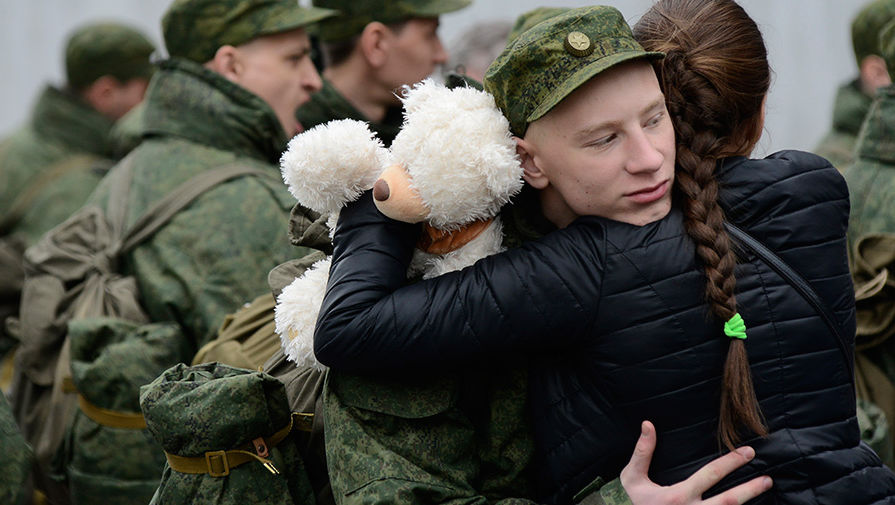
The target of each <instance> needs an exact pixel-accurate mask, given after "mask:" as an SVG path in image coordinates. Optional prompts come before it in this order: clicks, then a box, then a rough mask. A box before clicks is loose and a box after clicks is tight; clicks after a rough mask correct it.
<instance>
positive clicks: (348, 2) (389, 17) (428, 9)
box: [312, 0, 472, 42]
mask: <svg viewBox="0 0 895 505" xmlns="http://www.w3.org/2000/svg"><path fill="white" fill-rule="evenodd" d="M312 3H313V4H314V6H316V7H323V8H326V9H333V10H335V11H338V13H339V15H338V16H335V17H333V18H330V19H328V20H326V21H324V22H322V23H320V25H319V26H318V27H317V35H318V36H319V37H320V40H322V41H325V42H334V41H338V40H344V39H347V38H349V37H352V36H354V35H357V34H359V33H360V32H362V31H363V30H364V27H365V26H367V25H368V24H370V23H372V22H373V21H379V22H380V23H384V24H392V23H398V22H400V21H404V20H406V19H409V18H434V17H438V16H440V15H442V14H447V13H449V12H454V11H457V10H460V9H462V8H464V7H467V6H468V5H469V4H471V3H472V0H403V1H401V2H394V1H390V0H364V1H363V2H357V1H355V0H313V2H312Z"/></svg>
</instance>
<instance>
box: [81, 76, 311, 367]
mask: <svg viewBox="0 0 895 505" xmlns="http://www.w3.org/2000/svg"><path fill="white" fill-rule="evenodd" d="M144 114H145V115H144V121H143V132H144V134H146V135H150V136H151V137H150V138H146V139H145V140H144V141H143V142H142V143H141V144H140V145H139V146H138V147H137V148H136V149H134V151H133V152H132V153H131V155H132V156H133V160H134V161H133V167H134V168H133V171H134V179H133V186H132V189H131V192H130V195H129V200H128V222H127V225H128V226H130V225H131V224H132V222H133V220H135V219H136V218H137V216H139V215H140V214H142V213H143V212H144V211H145V210H146V208H147V206H148V205H150V204H152V203H154V202H156V201H158V200H159V199H160V198H161V197H162V196H164V195H165V194H167V193H168V192H170V191H171V190H173V189H174V188H176V187H177V186H179V185H180V184H182V183H183V182H185V181H186V180H187V179H189V178H190V177H192V176H194V175H196V174H197V173H199V172H201V171H204V170H211V169H215V168H217V167H220V166H223V165H225V164H233V163H234V162H239V163H245V165H246V166H247V167H255V168H258V169H261V170H269V171H270V173H271V176H272V178H271V179H270V180H266V179H264V178H260V177H245V178H239V179H236V180H232V181H229V182H226V183H223V184H221V185H219V186H217V187H215V188H214V189H212V190H210V191H208V192H206V193H205V194H203V195H202V196H200V197H199V198H198V199H197V200H196V201H195V202H193V203H192V204H191V205H190V206H189V207H188V208H186V209H184V210H182V211H180V212H179V213H178V214H177V216H176V217H174V218H173V219H172V220H171V221H170V222H169V223H168V224H167V225H166V226H165V227H164V228H162V229H161V230H160V231H159V232H158V233H156V234H155V235H154V236H152V237H151V238H150V239H148V240H147V241H146V242H144V243H142V244H141V245H139V246H137V247H136V248H135V249H134V251H132V252H131V253H130V254H128V255H127V257H126V262H125V263H126V268H125V270H126V273H128V274H130V275H133V276H134V277H135V278H136V279H137V284H138V285H139V287H140V295H141V301H142V303H143V306H144V308H145V310H146V313H147V314H148V315H149V317H150V319H151V320H152V321H154V322H166V321H170V322H176V323H177V324H178V326H179V327H180V328H181V331H182V333H183V335H184V337H185V338H186V339H187V340H188V342H189V343H190V345H191V346H192V349H193V352H194V353H195V351H196V350H198V348H199V347H201V346H202V345H204V344H205V343H206V342H208V341H209V340H210V339H211V338H213V337H214V335H215V333H216V330H217V328H218V327H219V325H220V323H221V321H223V319H224V316H226V315H227V314H228V313H229V312H231V311H233V309H234V308H236V307H240V306H241V305H242V304H243V303H245V302H246V301H248V300H252V299H254V298H255V297H257V296H258V294H259V293H263V292H264V291H266V290H267V286H266V283H265V279H266V277H267V272H268V271H269V270H270V269H271V268H273V267H274V266H276V265H278V264H279V263H282V262H284V261H286V260H287V259H289V258H290V257H292V255H293V254H294V252H295V250H294V248H293V247H292V245H291V244H290V243H289V240H288V239H287V236H286V225H287V222H288V218H289V211H290V209H291V208H292V205H293V204H294V199H293V198H292V197H291V195H289V193H288V191H287V190H286V188H285V186H284V185H283V184H282V182H280V181H279V171H278V169H277V167H275V166H274V165H273V164H272V163H273V162H275V161H276V160H277V159H278V158H279V156H280V153H281V152H282V150H283V149H284V147H285V143H286V138H285V134H284V133H283V130H282V127H281V126H280V124H279V121H278V120H277V118H276V116H275V115H274V113H273V111H272V110H271V109H270V107H268V106H267V104H266V103H265V102H264V101H263V100H261V99H260V98H259V97H257V96H256V95H254V94H252V93H250V92H249V91H247V90H245V89H244V88H242V87H240V86H238V85H236V84H233V83H231V82H230V81H228V80H226V79H225V78H223V77H221V76H220V75H218V74H216V73H214V72H212V71H210V70H207V69H205V68H203V67H202V66H200V65H197V64H195V63H192V62H189V61H186V60H178V59H172V60H169V61H166V62H163V63H162V64H161V65H160V70H159V72H158V74H156V76H155V77H154V78H153V81H152V84H151V85H150V89H149V90H148V92H147V97H146V109H145V112H144ZM114 172H115V169H114V168H113V170H112V173H113V174H114ZM109 191H110V183H109V178H106V179H104V180H103V181H102V183H101V184H100V186H99V187H98V188H97V191H96V192H95V193H94V194H93V196H92V197H91V202H92V203H97V204H99V205H101V206H102V205H104V202H105V201H106V200H107V199H108V195H109Z"/></svg>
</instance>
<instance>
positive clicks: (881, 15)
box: [851, 0, 895, 68]
mask: <svg viewBox="0 0 895 505" xmlns="http://www.w3.org/2000/svg"><path fill="white" fill-rule="evenodd" d="M893 19H895V0H874V1H872V2H870V3H868V4H867V5H865V6H864V8H862V9H861V11H860V12H858V14H857V16H855V19H854V20H852V24H851V35H852V47H853V48H854V50H855V61H856V62H857V64H858V66H860V65H861V61H863V60H864V58H866V57H867V56H870V55H877V56H881V55H882V52H881V51H880V34H881V32H882V29H883V28H884V27H885V26H886V25H887V24H888V23H889V22H890V21H892V20H893ZM890 68H891V67H890Z"/></svg>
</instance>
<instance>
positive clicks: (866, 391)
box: [855, 349, 895, 467]
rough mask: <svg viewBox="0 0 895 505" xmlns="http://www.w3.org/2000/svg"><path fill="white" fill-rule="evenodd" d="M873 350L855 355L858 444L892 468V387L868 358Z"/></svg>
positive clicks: (894, 397) (894, 399) (894, 448)
mask: <svg viewBox="0 0 895 505" xmlns="http://www.w3.org/2000/svg"><path fill="white" fill-rule="evenodd" d="M875 352H877V350H875V349H870V350H868V351H858V352H856V353H855V392H856V394H857V397H858V404H857V415H858V427H859V428H860V429H861V440H863V441H864V442H867V444H868V445H869V446H870V447H872V448H873V450H874V451H876V453H877V454H879V455H880V459H882V460H883V463H885V464H887V465H889V466H890V467H891V466H893V465H895V461H893V459H895V454H893V453H895V445H893V443H895V441H893V439H892V434H893V433H895V430H893V425H895V384H893V383H892V380H891V379H890V378H889V377H888V376H887V375H886V374H885V372H883V370H882V369H880V367H879V366H877V365H876V363H874V360H873V359H871V358H870V355H871V354H872V353H875Z"/></svg>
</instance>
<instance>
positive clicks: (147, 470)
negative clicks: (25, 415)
mask: <svg viewBox="0 0 895 505" xmlns="http://www.w3.org/2000/svg"><path fill="white" fill-rule="evenodd" d="M69 337H70V338H71V370H72V380H73V382H74V385H75V388H76V389H77V392H78V394H79V395H81V396H83V397H84V399H86V400H87V401H88V402H90V403H91V404H93V405H95V406H97V407H100V408H102V409H107V410H110V411H113V412H116V413H124V414H134V413H136V414H140V398H139V395H140V386H142V385H144V384H148V383H149V382H151V381H152V380H153V379H155V378H156V377H158V376H159V375H160V374H161V373H162V372H164V371H165V370H166V369H167V368H168V367H169V366H171V364H172V363H177V362H180V361H183V360H185V359H189V348H188V346H186V345H185V341H184V339H183V338H182V337H181V335H180V333H179V331H178V328H177V327H176V326H175V325H171V324H148V325H138V324H135V323H132V322H128V321H123V320H120V319H110V318H93V319H82V320H79V321H72V323H71V324H70V326H69ZM62 452H63V455H62V456H61V458H58V459H57V462H56V464H57V465H59V466H61V467H62V468H61V470H64V472H65V473H66V474H67V476H68V484H69V488H70V490H71V497H72V502H73V503H74V504H91V503H103V504H105V505H119V504H120V505H129V504H133V503H148V502H149V500H150V499H151V498H152V495H153V493H154V492H155V489H156V488H157V487H158V483H159V477H160V475H161V472H162V470H163V468H164V465H165V457H164V454H163V453H162V450H161V447H160V446H159V444H158V443H157V442H156V441H155V440H154V439H153V438H152V436H151V435H150V434H149V432H148V431H147V430H146V429H126V428H118V427H110V426H107V425H104V424H103V423H101V422H97V421H96V420H94V419H92V418H91V417H90V416H88V415H85V413H84V411H81V410H78V411H77V413H76V414H75V417H74V421H73V422H72V426H71V428H70V431H69V435H68V439H67V440H66V443H65V445H64V447H63V450H62Z"/></svg>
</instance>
